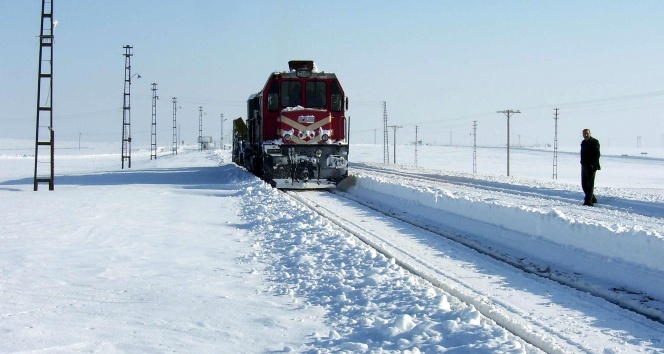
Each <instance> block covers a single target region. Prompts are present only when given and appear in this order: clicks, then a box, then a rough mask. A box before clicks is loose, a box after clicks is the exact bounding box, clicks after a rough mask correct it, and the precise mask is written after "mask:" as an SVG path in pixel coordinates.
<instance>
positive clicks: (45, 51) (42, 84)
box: [33, 0, 55, 191]
mask: <svg viewBox="0 0 664 354" xmlns="http://www.w3.org/2000/svg"><path fill="white" fill-rule="evenodd" d="M54 28H55V23H54V22H53V0H50V1H47V0H42V11H41V34H40V35H39V73H38V76H37V122H36V133H35V177H34V180H33V182H34V190H35V191H37V189H38V186H37V185H38V184H39V182H48V190H50V191H52V190H54V189H55V178H54V174H55V165H54V162H55V131H54V130H53V29H54ZM42 95H43V96H42ZM42 124H48V125H46V126H44V125H42ZM44 128H46V129H44ZM42 130H44V134H43V135H46V138H45V139H40V138H39V132H40V131H42ZM41 146H45V147H48V150H49V155H48V156H49V164H50V173H49V177H48V178H46V177H43V176H42V174H40V173H39V171H38V170H39V162H40V161H39V150H40V149H39V148H40V147H41Z"/></svg>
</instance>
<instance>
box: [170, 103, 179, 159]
mask: <svg viewBox="0 0 664 354" xmlns="http://www.w3.org/2000/svg"><path fill="white" fill-rule="evenodd" d="M177 112H178V99H177V97H173V145H171V149H172V151H173V155H177V154H178V131H177V118H176V117H177Z"/></svg>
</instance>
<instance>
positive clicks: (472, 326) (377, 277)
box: [0, 139, 664, 353]
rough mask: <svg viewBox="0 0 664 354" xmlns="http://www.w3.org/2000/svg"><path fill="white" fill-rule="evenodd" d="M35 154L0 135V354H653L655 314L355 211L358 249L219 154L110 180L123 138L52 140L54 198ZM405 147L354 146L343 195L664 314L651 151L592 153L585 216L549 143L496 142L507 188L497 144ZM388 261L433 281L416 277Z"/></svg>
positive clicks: (658, 173) (148, 166)
mask: <svg viewBox="0 0 664 354" xmlns="http://www.w3.org/2000/svg"><path fill="white" fill-rule="evenodd" d="M31 143H33V142H29V141H21V140H10V139H1V140H0V166H2V169H0V171H1V172H0V200H2V201H3V202H4V203H2V205H1V206H0V208H1V210H2V215H4V217H3V222H2V224H0V338H1V339H2V340H0V352H2V353H5V352H44V353H65V352H66V353H69V352H104V353H107V352H110V353H115V352H120V353H125V352H128V353H134V352H343V351H345V352H404V353H419V352H469V351H472V352H487V353H489V352H491V353H493V352H513V353H522V352H536V351H537V349H536V348H534V347H533V346H532V345H531V344H528V343H526V342H525V341H524V340H523V339H521V338H519V336H522V337H527V338H528V340H529V342H531V343H534V344H538V345H540V344H542V345H543V347H544V348H553V350H559V351H560V352H574V351H588V352H597V353H604V352H607V353H611V352H613V353H620V352H635V351H642V352H664V342H663V341H662V339H661V338H660V337H661V333H662V332H663V331H664V326H662V325H661V324H659V323H657V322H655V321H651V320H648V319H646V318H645V317H643V316H641V315H637V314H635V313H633V312H628V311H624V310H620V309H618V308H617V307H615V306H614V305H612V304H610V303H608V302H605V301H603V300H598V299H596V298H593V297H590V296H585V297H584V296H579V295H576V293H575V291H573V290H570V289H568V288H566V287H563V286H560V285H557V284H549V283H551V282H544V281H539V280H538V281H537V282H536V283H535V285H533V283H532V279H531V278H533V277H532V276H529V275H527V274H526V273H524V272H523V271H522V270H520V269H516V268H514V269H512V270H511V271H504V270H501V269H502V268H500V267H501V266H499V265H495V263H496V262H495V261H494V260H488V261H487V260H483V258H482V257H484V256H482V255H478V254H477V253H476V252H469V251H450V249H448V248H447V247H448V246H447V243H445V245H443V243H441V242H430V243H431V244H430V245H427V246H428V247H429V248H423V243H426V242H422V239H423V236H421V235H420V234H419V233H418V232H419V231H413V230H411V229H410V228H408V229H407V228H404V227H403V226H399V227H397V230H396V231H392V230H391V229H390V228H391V227H393V226H390V225H388V224H383V222H385V221H384V220H380V218H378V217H375V216H374V215H371V214H369V213H368V212H366V211H363V210H362V209H358V212H357V213H355V214H356V215H354V217H356V218H357V220H356V221H354V222H353V223H354V224H356V225H361V226H362V227H365V228H375V229H379V230H383V232H382V235H381V237H382V238H383V239H382V240H379V241H376V242H377V244H378V250H376V249H374V248H371V247H369V246H367V245H366V244H365V242H367V241H368V243H370V242H372V241H371V240H360V239H358V238H357V237H356V236H354V235H352V234H351V233H350V232H348V231H347V230H345V229H343V228H341V227H338V226H337V225H334V224H332V223H330V222H329V221H327V220H325V219H323V218H321V217H320V216H319V215H318V214H316V213H314V212H312V211H310V210H308V209H306V208H304V207H303V206H301V205H299V204H298V203H296V202H295V201H294V200H292V199H290V198H289V197H288V196H286V195H284V194H283V193H281V192H278V191H276V190H274V189H272V188H270V187H269V186H267V185H266V184H264V183H263V182H261V181H260V180H258V179H256V178H255V177H253V176H252V175H250V174H248V173H247V172H246V171H244V170H243V169H241V168H239V167H237V166H235V165H234V164H232V163H231V162H230V153H229V151H219V150H216V151H202V152H201V151H197V147H195V146H194V147H184V148H183V149H182V150H180V151H179V153H178V155H175V156H173V155H171V154H170V148H165V149H164V152H163V153H161V154H160V155H159V157H158V159H156V160H150V152H149V149H147V150H146V149H140V148H139V149H134V152H133V156H132V168H131V169H124V170H123V169H120V162H121V161H120V154H119V152H120V146H119V144H102V143H98V144H93V143H85V144H84V146H83V148H82V149H80V150H79V149H77V148H76V146H77V144H75V143H70V144H68V143H66V142H63V143H61V145H62V146H61V147H59V148H58V149H56V187H55V191H48V186H47V185H40V190H39V191H38V192H34V191H32V189H33V173H34V170H33V169H34V156H33V155H32V154H34V147H33V146H31ZM59 146H60V145H59ZM413 148H414V147H413V146H399V155H398V156H397V157H398V158H399V163H400V164H397V165H394V164H391V165H383V164H382V163H381V162H382V159H383V149H382V146H376V145H351V151H350V155H349V157H350V161H351V166H350V170H351V174H352V177H351V178H350V179H349V181H348V182H347V183H346V184H345V185H343V186H341V187H343V188H341V191H342V193H345V194H347V195H348V196H349V197H351V198H355V199H358V200H361V201H363V202H371V203H379V204H381V205H383V206H385V207H389V208H392V209H393V210H396V211H403V213H404V215H405V214H409V215H410V217H412V218H415V219H416V220H417V221H419V222H421V223H423V224H427V225H442V224H443V221H444V227H445V228H446V230H447V231H448V232H450V233H456V234H457V235H459V238H461V239H465V240H466V241H467V242H471V243H475V244H479V245H481V246H482V247H484V248H485V249H491V250H493V251H495V252H496V253H499V254H505V255H507V256H509V257H512V258H515V257H523V258H525V259H527V260H528V261H529V262H532V264H535V265H537V266H547V267H550V269H549V271H551V270H555V272H554V271H551V273H552V276H551V277H552V278H555V277H554V275H555V276H558V277H560V278H563V279H567V280H570V281H572V282H574V285H578V286H580V287H581V288H584V287H585V288H584V289H586V290H587V291H589V292H600V293H601V292H602V291H604V295H607V296H615V297H616V298H617V300H620V299H618V298H620V297H624V298H623V299H622V300H625V301H627V302H628V303H631V304H632V305H633V307H635V309H636V310H638V311H641V312H646V313H649V314H650V315H651V316H653V317H657V315H658V314H661V313H662V312H661V311H662V306H661V300H662V299H664V285H662V284H661V277H662V273H663V271H664V261H662V257H661V254H662V251H664V250H663V248H664V240H663V239H662V238H663V236H664V223H663V222H662V218H661V215H662V212H664V203H663V202H664V193H663V192H664V188H662V185H661V180H662V177H664V172H662V168H661V165H662V161H663V159H662V156H664V154H663V153H659V152H657V151H650V152H649V154H648V156H649V157H647V158H646V157H643V156H639V153H638V152H635V151H628V150H624V149H623V150H622V151H621V150H618V149H615V152H613V151H612V149H610V148H603V157H602V167H603V169H602V170H601V171H599V172H598V176H597V182H596V187H597V193H596V194H597V196H598V199H599V202H600V203H599V204H598V205H597V206H596V207H594V208H588V207H583V206H581V205H580V204H581V202H582V194H581V191H580V186H579V176H580V171H579V170H580V168H579V165H578V153H577V152H575V150H574V148H569V149H567V150H566V151H561V152H560V154H559V161H558V168H559V170H558V172H559V173H558V176H559V178H558V179H556V180H554V179H552V176H551V171H552V169H551V166H552V152H551V151H550V150H549V151H546V150H536V149H512V152H511V153H512V155H511V158H512V159H511V162H512V166H511V176H510V177H507V176H504V174H505V149H504V148H503V149H500V148H479V149H478V152H477V156H478V160H477V168H478V171H479V173H477V174H473V173H472V148H469V147H451V146H422V147H418V158H417V161H418V167H414V166H413V165H414V157H413V156H412V155H413ZM624 154H627V155H629V156H627V157H625V156H622V155H624ZM409 155H411V156H409ZM390 158H392V156H391V157H390ZM376 169H379V170H383V172H380V171H375V170H376ZM386 169H387V173H385V172H384V170H386ZM405 174H418V175H420V176H422V175H425V176H427V177H430V178H433V179H434V181H423V180H415V179H411V178H409V177H408V176H406V175H405ZM447 182H455V183H456V184H452V183H447ZM459 183H463V184H459ZM313 197H314V196H313V195H312V198H313ZM326 203H328V205H323V206H324V207H325V208H329V209H340V208H341V206H337V205H332V203H331V202H326ZM321 209H323V207H321ZM441 227H442V226H441ZM434 243H435V244H434ZM390 245H393V246H395V248H394V249H393V248H390ZM395 250H396V251H395ZM381 252H384V253H381ZM389 252H393V253H399V252H401V253H404V254H407V253H409V252H410V257H412V259H410V260H408V261H407V262H409V265H410V266H412V267H415V268H416V269H424V268H418V267H421V266H423V265H426V264H429V265H435V267H438V269H443V271H441V273H446V274H429V273H430V272H429V273H427V272H426V271H422V272H421V273H422V274H417V275H416V274H413V272H411V271H408V270H406V269H405V268H404V266H408V264H407V265H403V264H400V263H398V262H395V258H393V257H390V256H386V255H385V253H387V254H389ZM466 253H467V254H466ZM509 257H508V258H509ZM484 258H486V257H484ZM399 259H404V260H405V259H407V257H406V255H403V256H402V255H399ZM471 259H472V261H471ZM478 272H479V273H478ZM481 272H486V273H481ZM425 273H426V274H425ZM554 273H555V274H554ZM478 274H480V275H478ZM429 278H431V279H429ZM432 279H434V281H436V282H438V281H440V282H441V283H440V284H436V285H437V286H434V285H432V284H431V283H430V282H429V281H431V280H432ZM440 279H442V280H440ZM469 287H475V288H474V289H475V291H479V292H480V293H481V294H479V295H477V294H473V293H472V291H469V290H468V289H470V288H469ZM528 287H532V288H530V289H528ZM609 287H615V288H623V289H624V290H625V291H624V292H617V293H612V292H610V291H607V289H608V288H609ZM477 289H479V290H477ZM602 289H603V290H602ZM529 293H530V294H529ZM635 293H638V294H636V295H635ZM506 294H507V295H506ZM510 294H511V295H510ZM517 295H518V296H519V297H512V301H509V298H510V297H509V296H517ZM501 296H502V297H501ZM521 296H523V297H521ZM528 296H532V298H533V300H532V301H531V300H529V298H528ZM516 298H518V299H520V300H518V301H514V299H516ZM644 298H647V299H649V300H650V301H642V300H643V299H644ZM460 299H461V300H460ZM506 299H508V300H506ZM632 300H633V301H632ZM630 301H631V302H630ZM586 302H587V303H586ZM519 306H523V307H519ZM526 306H529V307H526ZM543 307H544V308H545V309H547V310H545V311H544V312H542V313H543V315H541V316H540V315H538V314H537V311H542V308H543ZM492 311H493V312H499V313H500V314H501V316H502V317H498V319H497V320H496V319H490V318H488V317H487V316H486V314H490V313H491V312H492ZM547 316H548V319H547ZM523 318H526V319H528V320H530V321H532V328H531V332H533V333H530V334H529V333H525V332H528V330H524V327H523V326H522V325H518V324H517V323H516V322H518V321H520V320H521V319H523ZM496 321H498V322H500V323H496ZM510 321H514V322H515V324H510ZM566 323H569V324H572V325H576V326H577V330H571V329H569V327H565V325H566ZM548 327H550V328H553V329H551V330H550V332H546V331H544V332H542V331H540V330H538V328H548ZM556 331H557V332H556ZM549 333H550V334H551V336H550V337H548V334H549ZM556 333H564V336H560V335H559V334H556ZM529 336H530V337H529ZM533 338H534V339H533ZM560 338H563V340H562V341H561V340H560ZM538 340H539V342H538ZM540 342H543V343H540ZM546 342H551V343H549V346H548V347H547V346H546V344H547V343H546Z"/></svg>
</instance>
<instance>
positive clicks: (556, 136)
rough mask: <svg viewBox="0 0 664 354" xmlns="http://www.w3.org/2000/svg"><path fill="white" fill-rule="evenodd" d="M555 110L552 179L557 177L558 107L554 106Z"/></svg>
mask: <svg viewBox="0 0 664 354" xmlns="http://www.w3.org/2000/svg"><path fill="white" fill-rule="evenodd" d="M554 110H555V111H556V112H555V114H554V117H553V119H554V120H555V122H556V124H555V128H554V129H555V130H554V134H553V179H558V108H554Z"/></svg>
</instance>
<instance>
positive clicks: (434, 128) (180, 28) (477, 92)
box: [0, 0, 664, 149]
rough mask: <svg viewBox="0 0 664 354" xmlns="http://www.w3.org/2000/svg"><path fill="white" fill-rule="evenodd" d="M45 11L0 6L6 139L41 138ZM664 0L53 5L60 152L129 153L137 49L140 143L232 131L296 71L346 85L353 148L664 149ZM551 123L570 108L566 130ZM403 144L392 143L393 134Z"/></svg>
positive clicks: (10, 2)
mask: <svg viewBox="0 0 664 354" xmlns="http://www.w3.org/2000/svg"><path fill="white" fill-rule="evenodd" d="M40 11H41V1H37V0H31V1H20V0H0V45H1V47H2V48H4V49H3V52H5V53H10V54H9V55H7V54H5V55H3V56H2V57H0V107H2V108H0V125H1V126H2V127H3V129H2V131H0V137H10V138H11V137H13V138H32V139H34V134H35V133H34V131H35V116H36V98H37V89H36V86H37V72H38V54H39V42H38V39H37V36H38V35H39V28H40V27H39V26H40V14H41V12H40ZM663 16H664V3H662V2H661V1H635V2H622V1H539V2H528V1H500V2H489V1H463V2H460V1H413V2H387V3H386V2H383V1H362V2H355V1H336V2H324V1H313V2H312V1H258V0H255V1H253V0H252V1H233V2H231V1H197V0H192V1H186V2H183V1H166V2H164V1H156V0H138V1H126V0H122V1H113V2H98V1H95V2H90V1H83V0H65V1H58V0H55V4H54V18H55V19H56V20H57V21H58V25H57V27H56V29H55V47H54V51H55V54H54V92H53V106H54V119H55V123H54V129H55V131H56V141H63V140H65V141H74V140H78V139H79V137H80V138H81V139H84V140H89V141H109V142H118V141H121V138H122V130H121V128H122V117H123V116H122V97H123V90H124V86H123V84H124V71H125V63H124V59H125V58H124V55H123V54H124V49H123V47H124V46H125V45H131V46H133V52H132V53H133V56H132V59H131V65H132V73H138V74H140V75H141V78H140V79H137V78H134V79H133V80H132V96H131V97H132V109H131V124H132V138H133V139H134V142H142V141H145V142H149V141H150V138H151V137H150V135H151V119H152V91H151V88H152V86H151V84H152V83H157V84H158V85H157V95H158V96H159V100H158V102H157V141H158V142H170V141H172V133H173V129H172V127H173V102H172V98H173V97H177V107H178V110H177V124H178V126H179V131H180V137H181V140H184V141H185V142H191V141H192V140H195V139H196V137H197V136H198V128H199V107H202V110H203V114H204V115H203V135H206V136H212V137H213V138H214V139H215V140H216V139H219V137H220V136H221V129H222V128H221V124H222V123H221V119H222V118H221V114H224V119H227V121H226V122H225V123H224V124H225V126H224V130H225V134H228V133H229V131H230V129H231V120H232V119H234V118H237V117H243V118H246V107H245V103H246V99H247V98H248V97H249V95H251V94H253V93H256V92H258V91H259V90H261V89H262V87H263V85H264V84H265V81H266V80H267V78H268V76H269V74H270V73H272V72H274V71H283V70H286V69H287V62H288V60H291V59H311V60H314V61H316V63H317V66H318V68H319V69H321V70H323V71H327V72H334V73H336V74H337V76H338V77H339V79H340V81H341V84H342V86H343V87H344V90H345V92H346V95H347V96H348V97H349V101H350V109H349V111H348V115H349V116H350V118H351V137H350V138H351V140H352V141H354V142H358V143H374V142H376V143H382V140H383V136H382V134H383V102H385V103H386V107H387V115H388V125H395V126H402V127H403V128H399V129H397V130H396V139H397V142H400V141H404V142H411V141H414V140H415V136H416V131H417V139H418V140H422V141H423V142H424V143H429V144H433V143H435V144H453V145H457V144H461V145H469V144H473V124H474V123H476V124H477V130H476V131H475V133H476V139H477V143H478V144H480V145H490V146H505V144H506V140H507V117H506V116H505V115H504V114H502V113H497V112H498V111H503V110H508V109H513V110H520V111H521V113H519V114H515V115H513V116H512V117H511V118H510V142H511V144H514V145H516V144H520V145H528V146H530V145H538V144H539V145H544V144H553V141H554V137H555V136H556V134H555V132H556V122H557V127H558V128H557V134H558V135H557V136H558V144H559V145H569V146H577V145H578V143H579V142H580V140H581V130H582V129H583V128H590V129H591V130H592V131H593V135H594V136H595V137H596V138H598V139H599V140H600V142H602V144H603V146H626V147H634V148H643V149H646V148H648V147H664V126H663V125H664V123H662V121H663V119H662V118H664V116H663V115H664V68H663V67H662V65H661V58H662V57H664V49H662V48H664V23H663V22H662V21H661V18H662V17H663ZM554 108H559V111H558V113H559V115H558V118H559V119H558V120H555V119H554ZM389 139H390V141H391V140H393V139H394V131H393V130H392V129H390V131H389Z"/></svg>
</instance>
